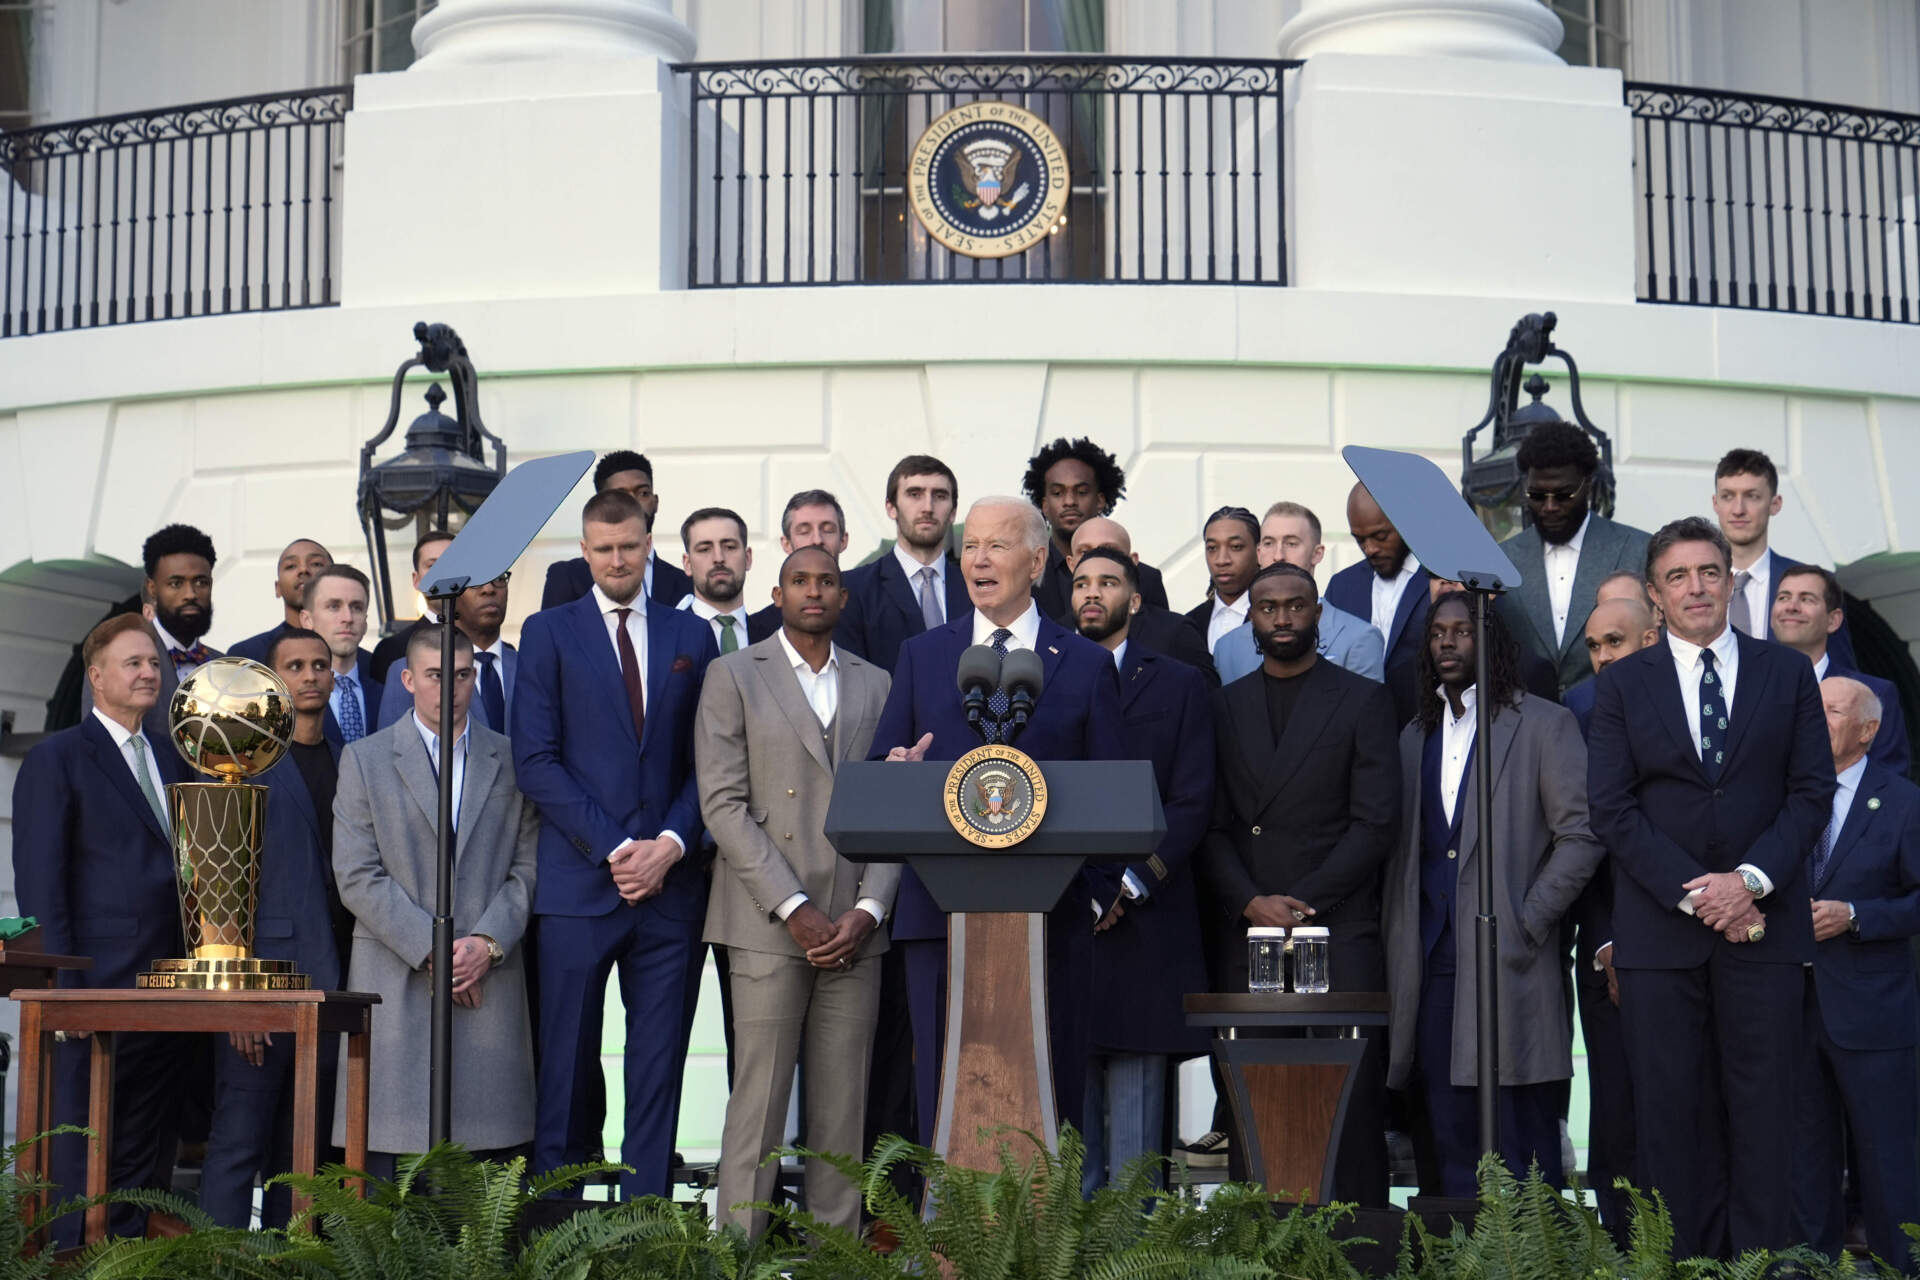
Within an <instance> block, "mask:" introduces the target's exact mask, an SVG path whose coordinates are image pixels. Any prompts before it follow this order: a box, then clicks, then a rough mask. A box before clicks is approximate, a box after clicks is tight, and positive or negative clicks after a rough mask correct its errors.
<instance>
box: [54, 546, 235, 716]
mask: <svg viewBox="0 0 1920 1280" xmlns="http://www.w3.org/2000/svg"><path fill="white" fill-rule="evenodd" d="M140 556H141V561H142V563H143V564H144V565H145V568H146V571H147V578H146V581H145V582H144V583H142V584H141V594H142V596H143V597H145V599H147V600H149V601H151V602H152V606H153V617H152V626H153V631H154V634H155V635H156V636H157V637H158V638H159V642H160V653H161V657H163V658H165V659H168V661H164V662H162V663H161V664H160V689H159V694H158V696H157V697H156V698H155V700H154V702H153V703H152V704H151V705H150V706H148V708H147V710H146V713H145V715H144V717H143V719H142V727H143V728H144V729H145V730H146V732H147V734H148V736H149V737H151V738H152V739H153V741H155V742H171V741H173V727H172V725H171V724H170V723H169V722H168V715H167V707H168V705H169V704H171V703H172V702H173V691H174V690H175V689H177V688H179V687H180V682H181V681H182V680H185V679H186V678H187V677H188V676H190V675H192V674H193V673H194V672H195V671H197V670H199V669H200V667H201V666H202V665H203V664H204V663H206V662H208V661H209V660H211V659H213V658H218V657H220V656H221V653H220V650H218V649H215V648H211V647H210V646H208V645H207V644H205V643H204V642H203V641H202V639H201V637H203V636H205V635H206V634H207V631H208V630H209V629H210V628H211V627H212V626H213V565H214V553H213V539H212V538H209V537H208V536H207V535H206V534H204V533H202V532H200V531H199V530H198V529H196V528H194V527H193V526H192V525H190V524H170V525H168V526H166V527H165V528H163V529H160V530H158V531H156V532H155V533H154V534H153V535H152V536H150V537H149V538H148V539H147V541H146V543H145V545H143V546H142V547H141V548H140ZM84 669H85V662H84V659H83V660H82V670H84ZM93 707H94V702H93V682H92V681H91V680H88V682H87V687H86V688H85V689H84V690H83V691H82V692H81V695H80V716H81V723H83V724H84V723H85V722H86V717H88V716H90V715H92V714H93Z"/></svg>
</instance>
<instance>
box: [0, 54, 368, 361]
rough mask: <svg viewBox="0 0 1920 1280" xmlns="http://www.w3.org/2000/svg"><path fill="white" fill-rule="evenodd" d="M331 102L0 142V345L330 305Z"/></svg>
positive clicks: (284, 100)
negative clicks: (106, 328)
mask: <svg viewBox="0 0 1920 1280" xmlns="http://www.w3.org/2000/svg"><path fill="white" fill-rule="evenodd" d="M350 103H351V91H350V89H348V88H346V87H338V88H330V89H312V90H303V91H300V92H295V93H276V94H264V95H261V96H259V97H252V98H236V99H233V100H231V101H227V102H203V103H196V104H194V105H191V106H184V107H171V108H168V109H166V110H164V111H148V112H139V113H135V114H131V115H121V116H107V117H103V118H100V119H97V120H80V121H75V122H73V123H70V124H57V125H48V126H45V127H43V128H37V129H22V130H19V131H17V132H13V133H0V182H5V181H6V178H7V177H8V176H9V175H10V176H11V178H12V181H11V182H7V183H6V190H5V194H4V197H3V198H0V214H4V216H5V224H4V241H0V337H17V336H20V335H22V334H34V333H49V332H53V331H57V330H62V329H83V328H90V327H93V326H96V325H111V324H127V323H131V322H133V321H138V320H165V319H171V318H174V317H179V316H203V315H223V314H227V313H231V312H240V311H274V310H281V309H285V308H292V307H314V306H327V305H331V304H333V303H337V302H338V301H339V298H338V296H337V293H336V281H335V279H334V262H335V258H336V255H337V238H338V237H337V233H336V229H335V212H336V206H335V200H334V174H333V164H334V157H335V155H336V151H337V144H338V142H339V140H340V137H341V133H340V131H341V128H342V125H343V123H344V121H345V119H346V113H347V109H348V107H349V106H350Z"/></svg>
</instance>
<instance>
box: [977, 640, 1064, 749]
mask: <svg viewBox="0 0 1920 1280" xmlns="http://www.w3.org/2000/svg"><path fill="white" fill-rule="evenodd" d="M955 682H956V683H957V684H958V685H959V686H960V696H961V699H962V705H963V706H965V708H966V712H967V724H968V725H969V726H971V727H972V728H973V730H974V731H975V732H976V733H978V734H980V736H981V738H982V739H983V740H984V739H985V738H986V737H987V732H986V728H985V725H986V724H988V723H995V724H1001V725H1005V724H1006V723H1008V722H1011V724H1012V725H1013V728H1014V731H1015V732H1018V731H1019V730H1020V729H1023V728H1025V727H1026V723H1027V717H1028V716H1029V715H1031V714H1032V713H1033V704H1034V702H1035V701H1036V700H1037V699H1038V698H1039V697H1040V689H1041V686H1042V685H1044V684H1045V683H1046V669H1045V668H1044V667H1043V666H1042V665H1041V663H1040V655H1039V654H1037V653H1035V652H1033V650H1031V649H1012V650H1009V651H1008V653H1007V656H1006V657H1005V658H1004V659H1003V658H1001V656H1000V655H999V654H997V653H995V652H994V651H993V650H992V649H991V648H990V647H988V646H987V645H984V644H976V645H973V646H971V647H970V648H968V649H967V650H966V651H965V652H963V653H962V654H961V655H960V665H959V667H958V669H957V671H956V673H955ZM996 689H1000V690H1004V691H1005V693H1006V695H1007V714H1006V716H1005V717H1004V718H1003V719H994V720H989V719H988V718H987V698H988V697H989V696H990V695H991V694H992V692H993V691H994V690H996ZM1012 737H1013V734H1012V733H1008V732H1005V731H1004V730H1003V732H1002V733H1001V735H1000V740H1001V741H1003V742H1005V741H1009V740H1011V738H1012Z"/></svg>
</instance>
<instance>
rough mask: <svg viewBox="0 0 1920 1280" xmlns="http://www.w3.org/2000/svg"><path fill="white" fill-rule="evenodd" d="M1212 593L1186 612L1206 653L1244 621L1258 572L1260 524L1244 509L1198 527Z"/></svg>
mask: <svg viewBox="0 0 1920 1280" xmlns="http://www.w3.org/2000/svg"><path fill="white" fill-rule="evenodd" d="M1200 536H1201V539H1202V540H1203V541H1204V542H1205V544H1206V553H1207V576H1208V579H1209V585H1210V586H1211V587H1212V590H1211V591H1210V592H1209V593H1208V595H1207V598H1206V599H1205V600H1202V601H1201V602H1200V603H1199V604H1197V605H1195V606H1194V607H1193V608H1191V609H1189V610H1188V611H1187V621H1188V622H1191V623H1192V624H1193V625H1194V626H1196V627H1198V628H1200V630H1201V631H1203V632H1205V633H1206V637H1207V652H1208V653H1209V654H1211V653H1213V652H1214V651H1215V650H1216V649H1217V648H1218V647H1219V645H1220V641H1221V638H1222V637H1224V636H1228V635H1231V634H1232V633H1233V632H1234V630H1235V629H1236V628H1238V627H1240V626H1243V625H1244V624H1245V623H1246V621H1247V588H1248V587H1249V586H1251V585H1253V575H1254V574H1256V573H1258V572H1259V571H1260V562H1259V560H1258V558H1257V555H1256V553H1257V551H1258V548H1259V546H1260V521H1259V520H1257V519H1255V518H1254V514H1253V512H1251V511H1249V510H1247V509H1246V508H1245V507H1222V508H1220V509H1219V510H1218V511H1216V512H1214V513H1213V514H1212V515H1210V516H1208V517H1207V519H1206V523H1205V524H1203V525H1202V526H1201V531H1200Z"/></svg>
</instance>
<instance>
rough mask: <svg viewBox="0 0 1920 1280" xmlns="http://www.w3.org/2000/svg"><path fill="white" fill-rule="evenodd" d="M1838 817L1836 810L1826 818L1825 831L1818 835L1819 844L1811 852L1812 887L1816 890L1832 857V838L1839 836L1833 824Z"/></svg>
mask: <svg viewBox="0 0 1920 1280" xmlns="http://www.w3.org/2000/svg"><path fill="white" fill-rule="evenodd" d="M1839 817H1840V813H1839V810H1838V809H1836V810H1835V811H1834V812H1833V813H1832V814H1831V815H1829V816H1828V818H1827V825H1826V829H1825V830H1823V831H1822V832H1821V833H1820V843H1819V844H1818V845H1817V846H1815V847H1814V850H1813V887H1814V888H1816V889H1818V888H1819V887H1820V885H1821V882H1822V881H1824V880H1825V879H1826V878H1827V860H1828V859H1829V858H1831V857H1833V838H1834V836H1836V835H1838V834H1839V833H1838V832H1837V831H1835V830H1834V823H1835V822H1837V821H1838V820H1839Z"/></svg>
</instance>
